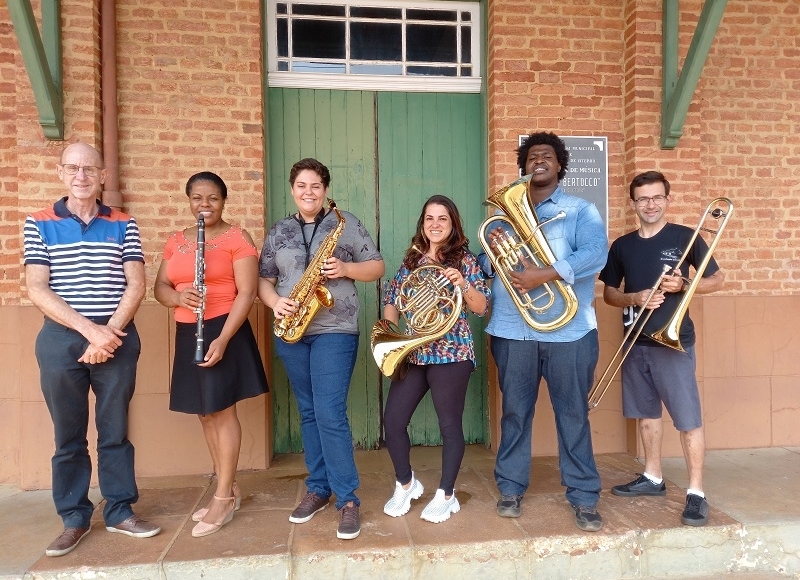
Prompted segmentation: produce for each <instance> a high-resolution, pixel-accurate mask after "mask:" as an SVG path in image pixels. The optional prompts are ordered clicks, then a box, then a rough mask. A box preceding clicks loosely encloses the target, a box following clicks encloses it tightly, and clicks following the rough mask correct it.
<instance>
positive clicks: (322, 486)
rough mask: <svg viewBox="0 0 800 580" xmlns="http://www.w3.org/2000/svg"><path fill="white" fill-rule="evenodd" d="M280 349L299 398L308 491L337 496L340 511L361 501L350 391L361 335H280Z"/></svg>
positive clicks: (293, 390) (293, 389)
mask: <svg viewBox="0 0 800 580" xmlns="http://www.w3.org/2000/svg"><path fill="white" fill-rule="evenodd" d="M275 350H276V352H277V353H278V356H279V357H280V358H281V361H283V366H284V367H286V374H287V375H288V377H289V382H290V383H291V386H292V392H293V393H294V396H295V398H296V399H297V407H298V409H299V411H300V421H301V423H300V428H301V431H302V434H303V452H304V454H305V461H306V468H307V469H308V478H307V479H306V487H307V488H308V491H310V492H312V493H315V494H317V495H319V496H321V497H330V496H331V494H336V509H341V508H342V506H344V505H345V504H346V503H348V502H351V501H352V502H354V503H355V505H360V504H361V502H360V501H359V499H358V498H357V497H356V494H355V491H356V489H358V486H359V481H358V471H356V462H355V458H354V457H353V436H352V434H351V432H350V423H349V421H348V420H347V393H348V392H349V391H350V377H351V376H352V375H353V367H354V366H355V364H356V355H357V354H358V335H357V334H343V333H334V334H313V335H310V336H304V337H303V338H301V339H300V340H299V341H298V342H296V343H294V344H288V343H286V342H284V341H282V340H280V339H278V340H276V341H275Z"/></svg>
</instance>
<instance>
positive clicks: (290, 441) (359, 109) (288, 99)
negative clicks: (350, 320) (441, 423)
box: [267, 89, 381, 453]
mask: <svg viewBox="0 0 800 580" xmlns="http://www.w3.org/2000/svg"><path fill="white" fill-rule="evenodd" d="M268 102H269V109H268V110H269V134H270V140H269V141H270V145H269V153H268V159H269V164H268V167H267V171H268V174H269V192H268V199H269V206H268V216H267V218H268V219H267V221H268V222H269V223H270V224H272V223H274V222H275V221H276V220H278V219H280V218H282V217H285V216H287V215H289V214H290V213H293V212H294V211H295V210H296V208H295V205H294V202H293V201H292V199H291V193H290V187H289V170H290V169H291V166H292V164H294V163H295V162H296V161H298V160H299V159H302V158H304V157H315V158H317V159H319V160H320V161H321V162H322V163H324V164H325V165H327V166H328V169H330V172H331V186H330V189H329V192H328V193H329V196H330V197H331V198H332V199H333V200H334V201H336V204H337V206H338V207H339V208H341V209H343V210H347V211H350V212H352V213H353V214H355V216H356V217H358V218H359V219H360V220H361V221H362V222H363V223H364V225H365V226H366V228H367V230H368V231H369V232H370V234H371V235H372V236H373V237H374V238H375V239H377V238H376V236H377V227H378V223H377V219H376V217H375V216H376V215H377V211H376V199H375V123H374V110H375V105H374V93H372V92H368V91H365V92H361V91H330V90H310V89H269V96H268ZM356 286H357V288H358V294H359V298H360V300H361V313H360V320H359V325H360V329H361V340H360V344H359V350H358V358H357V360H356V367H355V370H354V372H353V379H352V382H351V387H350V396H349V399H348V409H349V417H350V423H351V427H352V431H353V440H354V442H355V443H356V445H358V446H359V447H362V448H363V447H366V448H370V447H375V446H376V445H377V443H378V441H379V439H380V409H381V405H380V401H379V393H378V392H377V385H378V383H379V379H378V374H379V372H378V369H377V367H376V366H375V362H374V361H373V360H372V355H371V354H370V352H369V339H368V336H369V334H368V333H369V329H371V328H372V325H373V324H374V323H375V321H376V320H377V315H378V309H377V303H378V291H377V288H378V285H377V283H375V282H373V283H370V284H364V283H361V282H357V283H356ZM275 359H276V360H274V361H273V365H272V367H273V369H274V370H273V373H272V374H273V376H272V381H271V383H270V387H271V389H272V398H273V424H274V441H275V444H274V449H275V452H276V453H286V452H297V451H302V449H303V445H302V438H301V433H300V417H299V414H298V411H297V403H296V401H295V399H294V396H292V395H291V391H290V388H289V384H288V380H287V378H286V373H285V371H284V368H283V364H282V363H281V362H280V361H279V360H278V359H277V357H275Z"/></svg>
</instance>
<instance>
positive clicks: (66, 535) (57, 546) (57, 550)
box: [44, 528, 92, 556]
mask: <svg viewBox="0 0 800 580" xmlns="http://www.w3.org/2000/svg"><path fill="white" fill-rule="evenodd" d="M91 529H92V528H64V531H63V532H61V535H60V536H58V537H57V538H56V539H55V540H53V541H52V542H51V543H50V545H49V546H47V549H46V550H45V551H44V555H45V556H63V555H64V554H69V553H70V552H71V551H72V550H74V549H75V546H77V545H78V542H80V541H81V540H82V539H83V536H85V535H86V534H88V533H89V531H90V530H91Z"/></svg>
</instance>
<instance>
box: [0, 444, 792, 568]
mask: <svg viewBox="0 0 800 580" xmlns="http://www.w3.org/2000/svg"><path fill="white" fill-rule="evenodd" d="M440 453H441V450H440V449H438V448H415V449H414V451H413V453H412V464H413V465H414V468H415V471H416V473H417V476H418V478H419V479H420V481H421V482H422V483H423V484H424V485H425V489H426V491H425V494H424V495H423V496H422V498H421V499H420V500H419V501H416V502H414V503H413V504H412V508H411V511H410V512H409V513H408V514H407V515H406V516H403V517H400V518H390V517H387V516H386V515H385V514H383V512H382V507H383V503H384V502H385V501H386V500H387V499H388V497H389V496H390V495H391V493H392V490H393V485H394V482H393V475H392V468H391V463H390V461H389V458H388V455H387V454H386V452H385V451H373V452H364V453H359V454H358V455H357V462H358V467H359V474H360V477H361V488H360V490H359V496H360V498H361V502H362V509H361V521H362V531H361V535H360V536H359V538H357V539H356V540H353V541H342V540H337V539H336V536H335V531H336V527H337V524H338V513H337V512H336V510H335V509H333V506H332V505H331V506H330V507H329V508H328V509H326V510H323V511H322V512H320V513H319V514H317V515H316V516H315V517H314V518H313V519H312V520H311V521H310V522H308V523H305V524H300V525H295V524H290V523H289V522H288V515H289V513H291V510H292V509H293V508H294V506H295V505H296V503H297V501H299V499H300V497H301V496H302V494H303V493H304V491H305V487H304V484H303V479H304V476H305V467H304V465H303V463H302V456H282V457H279V458H278V459H277V460H276V462H275V466H274V467H272V468H271V469H269V470H266V471H258V472H244V473H240V474H239V476H238V481H239V485H240V487H241V489H242V493H243V501H242V509H241V510H240V511H239V512H237V513H236V516H235V517H234V519H233V521H232V522H231V523H230V524H228V525H226V526H225V527H224V528H223V529H222V530H220V531H219V532H218V533H216V534H213V535H211V536H208V537H205V538H192V537H191V528H192V526H193V525H194V522H192V521H191V520H190V519H189V517H190V515H191V513H192V512H193V511H194V510H195V509H196V508H197V507H198V506H201V505H204V504H205V502H207V501H208V499H209V496H210V494H211V493H213V485H212V482H211V480H210V478H209V477H200V476H193V477H173V478H153V479H144V478H143V479H142V480H140V482H139V483H140V488H141V489H140V493H141V499H140V502H139V503H138V504H137V505H136V510H137V513H138V514H139V515H141V516H142V517H144V518H146V519H148V520H150V521H153V522H156V523H158V524H159V525H161V526H162V528H163V531H162V533H161V534H159V535H158V536H155V537H154V538H150V539H143V540H142V539H132V538H128V537H126V536H122V535H120V534H110V533H108V532H107V531H106V530H105V527H104V525H103V523H102V520H101V516H100V514H101V511H100V510H96V513H95V520H94V522H93V529H92V533H90V534H89V535H88V536H87V537H86V538H85V539H84V540H83V541H82V542H81V544H80V546H78V548H77V549H76V550H75V551H73V552H72V553H70V554H67V555H66V556H63V557H61V558H47V557H44V556H42V554H43V551H44V548H45V547H46V546H47V544H48V543H49V542H50V541H51V540H52V539H53V538H54V537H55V536H57V535H58V533H59V532H60V528H61V526H60V522H59V521H58V518H57V516H56V515H55V513H54V511H53V508H52V503H51V500H50V498H49V494H48V493H46V492H17V493H11V494H9V495H8V497H3V494H0V514H2V515H0V525H3V526H4V528H3V529H4V530H5V532H6V533H4V534H3V535H4V537H5V539H4V541H3V542H2V543H0V579H3V580H7V579H10V578H15V579H17V578H23V577H24V578H26V579H32V580H33V579H35V580H49V579H53V580H55V579H66V578H69V579H73V578H74V579H84V578H86V579H89V578H91V579H95V578H114V579H121V580H128V579H130V580H144V579H152V580H183V579H187V580H188V579H201V578H202V579H203V580H215V579H225V580H239V579H254V578H259V579H260V578H281V579H288V580H317V579H319V580H334V579H347V580H351V579H352V580H360V579H364V580H379V579H387V580H391V579H402V580H409V579H426V580H427V579H431V578H436V579H439V578H442V579H446V580H458V579H473V578H481V579H483V578H490V579H491V578H502V579H503V580H506V579H509V580H511V579H513V580H522V579H525V580H528V579H530V580H534V579H546V580H571V579H581V580H622V579H626V580H627V579H637V578H642V579H645V578H646V579H653V580H655V579H661V578H663V579H665V580H666V579H670V580H690V579H691V580H707V579H712V578H713V579H716V578H720V579H728V578H730V579H731V580H773V579H774V578H790V577H795V578H797V577H800V517H797V514H795V506H794V504H793V503H792V501H791V500H787V502H785V503H784V505H783V513H788V514H789V515H790V516H791V517H789V518H785V519H784V520H783V521H780V522H778V521H760V522H759V521H755V520H756V519H757V518H754V521H753V522H752V523H748V521H743V520H746V519H747V518H741V517H740V518H739V519H736V518H734V517H732V516H731V515H730V514H729V513H726V511H725V510H724V509H722V508H721V507H719V506H724V505H725V504H726V501H725V500H723V499H722V498H721V497H719V496H716V497H717V501H718V503H717V502H715V501H714V500H713V499H711V498H710V499H711V514H710V518H709V523H708V525H706V526H705V527H702V528H691V527H687V526H682V525H681V523H680V513H681V511H682V509H683V500H684V493H685V490H684V489H683V488H681V487H679V486H677V485H675V484H674V483H672V481H669V480H668V483H667V485H668V493H667V496H666V497H660V498H658V497H657V498H619V497H616V496H613V495H611V494H610V493H608V492H607V491H603V493H602V495H601V500H600V503H599V504H598V509H599V510H600V512H601V514H602V515H603V519H604V527H603V529H602V530H601V531H600V532H598V533H585V532H581V531H580V530H579V529H578V528H577V527H576V526H575V523H574V516H573V514H572V511H571V510H570V508H569V505H568V504H567V502H566V500H565V499H564V494H563V488H562V487H561V485H560V476H559V472H558V468H557V460H556V459H555V458H535V459H534V462H533V468H532V486H531V489H530V490H529V492H528V493H527V494H526V497H525V500H524V501H523V504H522V505H523V515H522V517H520V518H518V519H506V518H500V517H498V516H497V515H496V513H495V502H496V500H497V490H496V487H495V485H494V478H493V474H492V470H493V467H494V456H493V455H492V454H491V453H490V452H488V451H486V450H485V449H483V448H482V447H475V446H473V447H470V448H469V449H468V451H467V456H466V457H465V460H464V463H463V467H462V471H461V473H460V474H459V478H458V482H457V492H456V493H457V496H458V499H459V502H460V503H461V506H462V509H461V511H460V512H459V513H457V514H454V515H453V516H452V517H451V519H450V520H448V521H447V522H445V523H442V524H438V525H436V524H430V523H428V522H425V521H422V520H421V519H420V518H419V514H420V512H421V511H422V509H423V507H424V506H425V504H426V503H427V501H429V500H430V498H431V497H432V496H433V493H434V491H435V489H436V487H437V485H438V478H439V464H440ZM799 457H800V456H799ZM772 459H773V460H774V458H772ZM597 463H598V467H599V469H600V474H601V477H602V480H603V483H604V487H605V488H606V490H607V489H608V488H609V487H610V486H611V485H614V484H616V483H620V482H625V481H629V480H630V479H632V476H633V475H634V474H635V472H636V471H637V470H639V471H641V465H640V464H639V463H638V462H637V461H635V460H634V459H633V458H631V457H629V456H626V455H600V456H598V457H597ZM798 465H800V462H798ZM746 471H747V469H744V470H742V471H741V472H739V473H737V474H735V475H733V476H734V477H739V476H741V477H749V478H751V479H753V478H757V477H758V474H757V473H755V472H753V473H749V474H748V473H746ZM729 477H732V474H729ZM753 489H757V487H756V486H755V485H753ZM784 491H785V490H784ZM93 493H96V492H93ZM755 495H757V496H759V497H762V498H763V497H764V495H765V494H763V493H760V494H755ZM798 495H800V494H795V497H797V496H798ZM93 497H95V498H96V496H93ZM772 509H773V510H774V511H778V510H777V509H776V508H774V507H773V508H772ZM15 510H18V511H16V512H15ZM732 511H736V510H732ZM762 511H763V510H762ZM33 514H35V515H36V516H38V517H34V518H31V517H30V516H31V515H33ZM793 514H794V515H793ZM18 539H19V540H18Z"/></svg>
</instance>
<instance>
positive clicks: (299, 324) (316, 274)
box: [274, 199, 345, 343]
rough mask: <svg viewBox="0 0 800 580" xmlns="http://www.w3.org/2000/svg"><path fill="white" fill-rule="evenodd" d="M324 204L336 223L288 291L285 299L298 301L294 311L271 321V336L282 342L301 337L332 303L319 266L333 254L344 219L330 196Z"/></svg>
mask: <svg viewBox="0 0 800 580" xmlns="http://www.w3.org/2000/svg"><path fill="white" fill-rule="evenodd" d="M328 206H329V207H330V208H331V209H332V210H333V211H334V212H336V217H337V218H338V219H339V223H338V224H336V227H335V228H334V229H332V230H331V231H330V232H329V233H328V235H327V236H325V239H324V240H322V243H321V244H320V246H319V248H318V249H317V252H316V253H315V254H314V258H313V259H312V260H311V262H310V263H309V264H308V267H307V268H306V271H305V272H303V277H302V278H300V280H299V281H298V282H297V284H295V285H294V288H292V291H291V292H290V293H289V296H288V298H291V299H292V300H294V301H295V302H297V303H298V304H299V307H298V308H297V311H296V312H295V313H294V314H291V315H289V316H285V317H284V318H281V319H280V320H277V319H276V320H275V326H274V331H275V336H277V337H278V338H280V339H282V340H283V341H284V342H288V343H294V342H297V341H298V340H300V339H301V338H303V335H304V334H305V332H306V330H308V325H309V324H311V320H312V319H313V318H314V315H315V314H316V313H317V311H318V310H319V309H320V308H321V307H323V306H324V307H325V308H330V307H331V306H333V295H332V294H331V291H330V290H328V289H327V288H326V287H325V274H323V273H322V266H323V265H324V264H325V261H326V260H327V259H328V258H330V257H331V256H333V251H334V250H335V249H336V242H337V241H338V240H339V236H340V235H341V234H342V230H344V224H345V222H344V217H343V216H342V214H341V212H340V211H339V210H338V209H336V203H335V202H334V201H333V200H332V199H329V200H328Z"/></svg>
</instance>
